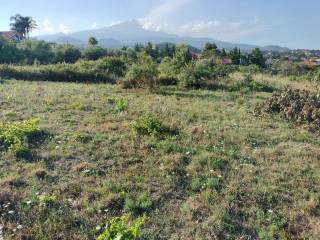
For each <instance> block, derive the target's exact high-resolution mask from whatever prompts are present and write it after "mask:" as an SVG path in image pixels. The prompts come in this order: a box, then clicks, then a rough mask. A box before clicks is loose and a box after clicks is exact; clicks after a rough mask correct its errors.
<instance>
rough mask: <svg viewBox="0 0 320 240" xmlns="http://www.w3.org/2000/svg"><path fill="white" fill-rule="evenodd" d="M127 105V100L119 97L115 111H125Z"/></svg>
mask: <svg viewBox="0 0 320 240" xmlns="http://www.w3.org/2000/svg"><path fill="white" fill-rule="evenodd" d="M128 105H129V103H128V101H127V100H125V99H123V98H121V99H119V100H118V101H117V111H118V112H124V111H126V110H127V109H128Z"/></svg>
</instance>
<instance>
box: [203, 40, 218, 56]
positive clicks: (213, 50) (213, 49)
mask: <svg viewBox="0 0 320 240" xmlns="http://www.w3.org/2000/svg"><path fill="white" fill-rule="evenodd" d="M217 50H218V47H217V45H216V44H215V43H206V44H205V45H204V48H203V52H202V54H203V56H204V57H213V56H215V55H216V54H217Z"/></svg>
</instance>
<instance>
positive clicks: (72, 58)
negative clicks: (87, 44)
mask: <svg viewBox="0 0 320 240" xmlns="http://www.w3.org/2000/svg"><path fill="white" fill-rule="evenodd" d="M55 55H56V62H59V63H63V62H65V63H75V62H76V61H78V60H79V59H80V58H81V52H80V50H79V49H78V48H75V47H73V46H71V45H68V44H66V45H59V46H58V47H56V49H55Z"/></svg>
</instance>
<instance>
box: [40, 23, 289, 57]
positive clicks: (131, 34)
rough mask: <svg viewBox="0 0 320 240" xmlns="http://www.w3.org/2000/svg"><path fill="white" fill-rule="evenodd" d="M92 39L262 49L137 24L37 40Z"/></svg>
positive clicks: (80, 43) (111, 43) (79, 42)
mask: <svg viewBox="0 0 320 240" xmlns="http://www.w3.org/2000/svg"><path fill="white" fill-rule="evenodd" d="M89 37H95V38H97V39H98V40H99V45H100V46H101V47H105V48H121V47H123V46H129V47H132V46H134V45H135V44H136V43H142V44H145V43H147V42H152V43H155V44H159V43H164V42H167V43H173V44H179V43H184V44H188V45H191V46H194V47H195V48H198V49H201V48H202V47H203V46H204V44H205V43H207V42H215V43H216V44H217V46H218V47H219V48H225V49H227V50H229V49H232V48H234V47H239V48H240V49H241V50H243V51H250V50H252V49H253V48H256V47H259V46H258V45H251V44H242V43H229V42H224V41H219V40H215V39H211V38H195V37H181V36H178V35H175V34H169V33H164V32H156V31H150V30H146V29H144V28H143V27H142V25H141V24H140V23H139V22H138V21H136V20H133V21H128V22H123V23H120V24H117V25H113V26H110V27H104V28H100V29H92V30H87V31H81V32H75V33H69V34H63V33H58V34H53V35H43V36H38V37H37V38H38V39H41V40H45V41H47V42H55V43H60V44H64V43H69V44H72V45H75V46H77V47H81V48H82V47H85V46H87V40H88V38H89ZM260 48H261V49H262V50H267V51H279V52H282V51H288V50H289V49H288V48H282V47H279V46H274V45H270V46H266V47H260Z"/></svg>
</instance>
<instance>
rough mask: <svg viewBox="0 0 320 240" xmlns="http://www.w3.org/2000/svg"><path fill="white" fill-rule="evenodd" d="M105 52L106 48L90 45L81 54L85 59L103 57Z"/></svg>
mask: <svg viewBox="0 0 320 240" xmlns="http://www.w3.org/2000/svg"><path fill="white" fill-rule="evenodd" d="M106 54H107V52H106V50H105V49H103V48H101V47H96V46H90V47H88V48H86V49H85V50H84V52H83V56H84V58H85V59H86V60H97V59H99V58H102V57H105V56H106Z"/></svg>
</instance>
